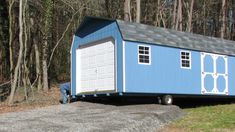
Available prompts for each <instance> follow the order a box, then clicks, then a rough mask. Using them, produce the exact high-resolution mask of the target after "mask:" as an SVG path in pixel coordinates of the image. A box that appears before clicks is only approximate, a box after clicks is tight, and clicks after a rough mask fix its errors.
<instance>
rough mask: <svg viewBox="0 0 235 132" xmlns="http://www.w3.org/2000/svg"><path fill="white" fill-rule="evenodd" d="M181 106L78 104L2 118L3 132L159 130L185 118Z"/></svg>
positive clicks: (1, 126)
mask: <svg viewBox="0 0 235 132" xmlns="http://www.w3.org/2000/svg"><path fill="white" fill-rule="evenodd" d="M183 115H184V113H183V112H182V111H181V109H180V108H179V107H177V106H173V105H172V106H164V105H158V104H135V105H124V106H117V105H108V104H101V103H90V102H81V101H80V102H76V103H71V104H66V105H56V106H50V107H45V108H40V109H34V110H28V111H23V112H14V113H7V114H2V115H0V131H1V132H2V131H15V132H42V131H56V132H60V131H61V132H66V131H69V132H70V131H73V132H74V131H79V132H89V131H134V132H136V131H141V132H143V131H148V132H150V131H155V132H156V131H157V130H159V129H160V128H162V127H163V126H164V125H166V124H167V123H169V122H171V121H172V120H176V119H178V118H180V117H181V116H183Z"/></svg>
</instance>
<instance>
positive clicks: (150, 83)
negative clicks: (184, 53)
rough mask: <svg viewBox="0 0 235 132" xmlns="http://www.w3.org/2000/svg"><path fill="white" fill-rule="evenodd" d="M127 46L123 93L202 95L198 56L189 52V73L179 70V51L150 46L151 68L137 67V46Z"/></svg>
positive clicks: (196, 53)
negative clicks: (190, 58) (124, 88)
mask: <svg viewBox="0 0 235 132" xmlns="http://www.w3.org/2000/svg"><path fill="white" fill-rule="evenodd" d="M139 44H141V45H143V44H142V43H135V42H128V41H127V42H126V46H125V47H126V48H125V51H126V61H125V63H126V92H131V93H132V92H133V93H172V94H201V67H200V53H198V52H195V51H191V57H192V62H191V69H182V68H181V66H180V51H181V50H180V49H176V48H169V47H161V46H157V45H150V46H151V65H141V64H138V45H139Z"/></svg>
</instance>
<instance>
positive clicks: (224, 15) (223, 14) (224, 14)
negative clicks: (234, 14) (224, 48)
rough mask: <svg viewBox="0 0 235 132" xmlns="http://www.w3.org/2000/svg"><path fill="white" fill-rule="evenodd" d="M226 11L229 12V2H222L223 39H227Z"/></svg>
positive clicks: (223, 0) (225, 0) (224, 0)
mask: <svg viewBox="0 0 235 132" xmlns="http://www.w3.org/2000/svg"><path fill="white" fill-rule="evenodd" d="M226 11H227V0H222V12H223V13H222V26H221V36H220V37H221V38H224V37H225V32H226V14H227V13H226Z"/></svg>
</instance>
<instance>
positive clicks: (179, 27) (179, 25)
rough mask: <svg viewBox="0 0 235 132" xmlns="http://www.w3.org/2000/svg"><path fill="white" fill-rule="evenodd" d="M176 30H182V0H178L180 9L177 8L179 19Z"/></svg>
mask: <svg viewBox="0 0 235 132" xmlns="http://www.w3.org/2000/svg"><path fill="white" fill-rule="evenodd" d="M175 29H176V30H179V31H182V30H183V26H182V1H181V0H178V10H177V20H176V28H175Z"/></svg>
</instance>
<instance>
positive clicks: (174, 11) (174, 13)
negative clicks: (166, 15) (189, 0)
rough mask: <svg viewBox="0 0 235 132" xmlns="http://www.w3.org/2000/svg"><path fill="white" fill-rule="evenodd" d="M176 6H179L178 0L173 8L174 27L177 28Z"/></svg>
mask: <svg viewBox="0 0 235 132" xmlns="http://www.w3.org/2000/svg"><path fill="white" fill-rule="evenodd" d="M176 7H177V0H175V2H174V9H173V13H172V14H173V18H172V26H171V27H172V28H173V29H175V28H176Z"/></svg>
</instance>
